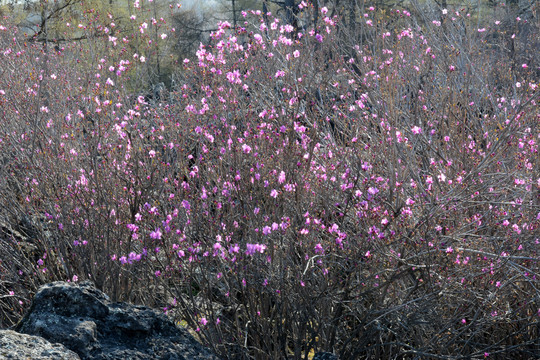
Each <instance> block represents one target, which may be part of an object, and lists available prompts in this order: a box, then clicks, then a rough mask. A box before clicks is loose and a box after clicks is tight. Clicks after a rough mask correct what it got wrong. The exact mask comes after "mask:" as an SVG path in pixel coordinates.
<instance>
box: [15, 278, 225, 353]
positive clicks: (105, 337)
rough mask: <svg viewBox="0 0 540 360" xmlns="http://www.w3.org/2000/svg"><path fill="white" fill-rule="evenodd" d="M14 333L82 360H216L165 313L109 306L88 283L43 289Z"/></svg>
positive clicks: (60, 283) (117, 304)
mask: <svg viewBox="0 0 540 360" xmlns="http://www.w3.org/2000/svg"><path fill="white" fill-rule="evenodd" d="M15 330H16V331H18V332H20V333H24V334H28V335H36V336H40V337H43V338H44V339H46V340H48V341H49V342H51V343H60V344H62V345H64V346H65V347H66V348H68V349H70V350H72V351H74V352H75V353H77V354H78V355H79V357H80V358H81V359H83V360H85V359H86V360H116V359H118V360H123V359H137V360H143V359H163V360H165V359H167V360H174V359H178V360H184V359H185V360H188V359H193V360H198V359H201V360H202V359H215V360H217V359H218V358H217V357H216V356H215V355H213V354H212V353H211V352H210V351H209V350H208V349H206V348H204V347H203V346H202V345H201V344H200V343H198V342H197V341H196V340H195V339H194V338H193V337H192V336H191V335H190V334H189V333H188V332H187V331H186V330H184V329H182V328H178V327H176V326H175V325H174V324H173V323H172V322H171V321H170V320H169V319H168V318H167V317H166V316H165V315H164V314H162V313H160V312H158V311H156V310H153V309H150V308H148V307H144V306H136V305H130V304H126V303H113V302H111V301H110V299H109V298H108V297H107V295H105V294H104V293H102V292H100V291H99V290H97V289H96V288H95V287H94V286H93V284H92V283H91V282H88V281H86V282H82V283H79V284H74V283H66V282H55V283H51V284H48V285H45V286H42V287H41V288H40V289H39V290H38V292H37V293H36V295H35V297H34V300H33V302H32V306H31V307H30V310H29V312H28V313H27V314H26V315H25V316H24V317H23V319H22V320H21V321H20V322H19V324H18V325H17V327H16V328H15ZM31 358H33V357H31ZM14 359H16V358H14Z"/></svg>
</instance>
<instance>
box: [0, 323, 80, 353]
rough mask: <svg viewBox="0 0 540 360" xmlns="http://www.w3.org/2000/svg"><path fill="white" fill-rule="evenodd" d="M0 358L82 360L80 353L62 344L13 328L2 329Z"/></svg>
mask: <svg viewBox="0 0 540 360" xmlns="http://www.w3.org/2000/svg"><path fill="white" fill-rule="evenodd" d="M0 359H5V360H27V359H33V360H80V359H81V358H80V357H79V355H77V354H76V353H74V352H73V351H71V350H69V349H67V348H66V347H65V346H64V345H61V344H51V343H50V342H48V341H47V340H45V339H43V338H41V337H39V336H32V335H26V334H19V333H17V332H15V331H11V330H0Z"/></svg>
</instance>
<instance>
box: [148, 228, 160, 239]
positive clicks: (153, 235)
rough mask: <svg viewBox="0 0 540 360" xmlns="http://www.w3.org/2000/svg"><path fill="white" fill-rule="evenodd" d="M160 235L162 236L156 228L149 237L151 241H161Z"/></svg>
mask: <svg viewBox="0 0 540 360" xmlns="http://www.w3.org/2000/svg"><path fill="white" fill-rule="evenodd" d="M161 235H162V233H161V230H160V229H159V228H157V229H156V230H155V231H152V232H151V233H150V237H151V238H152V239H155V240H159V239H161Z"/></svg>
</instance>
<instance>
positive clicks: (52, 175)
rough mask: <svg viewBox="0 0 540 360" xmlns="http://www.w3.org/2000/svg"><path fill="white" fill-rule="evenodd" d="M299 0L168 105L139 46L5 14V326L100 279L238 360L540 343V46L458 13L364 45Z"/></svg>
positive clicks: (373, 28)
mask: <svg viewBox="0 0 540 360" xmlns="http://www.w3.org/2000/svg"><path fill="white" fill-rule="evenodd" d="M300 6H301V11H302V12H299V13H298V14H297V15H298V17H299V18H298V24H297V27H294V26H292V25H289V24H283V22H282V21H280V19H279V18H277V17H272V16H271V14H262V13H260V12H258V11H252V12H249V13H244V14H243V15H244V19H245V22H244V23H243V24H241V26H240V27H238V28H236V29H233V28H231V25H230V24H229V23H227V22H222V23H220V24H219V26H218V29H217V30H216V31H215V32H213V33H212V35H211V39H210V42H209V43H208V44H205V45H203V44H201V46H200V48H199V50H198V51H197V53H196V59H195V60H191V61H189V60H185V61H184V62H183V63H182V64H181V65H179V67H181V69H179V72H178V78H180V79H182V81H181V84H180V85H178V86H177V87H173V88H171V89H170V91H169V93H168V94H167V98H166V99H159V100H158V101H152V102H149V101H146V100H145V99H144V97H142V96H139V97H137V96H133V94H131V93H130V91H128V86H127V84H128V83H130V81H132V80H133V79H132V78H131V77H132V76H134V75H136V74H139V71H141V68H142V67H140V66H141V65H140V55H139V54H138V56H136V57H135V58H137V57H138V58H139V60H134V59H133V58H134V56H133V54H130V53H129V51H128V50H125V49H122V50H120V49H119V48H117V47H115V46H113V45H111V44H109V43H108V40H107V39H105V38H101V37H93V38H90V39H89V40H88V44H89V45H88V47H86V45H81V43H75V44H68V45H66V47H65V49H64V50H63V51H62V52H61V53H57V52H53V51H52V50H51V49H48V47H47V43H45V44H44V45H36V44H33V43H25V42H23V41H22V40H20V39H19V38H18V37H17V36H16V34H15V33H16V30H15V29H14V28H10V27H8V26H7V25H5V26H3V27H2V31H1V32H0V44H1V48H2V62H3V63H4V64H6V66H5V70H3V72H2V75H1V77H0V104H1V106H2V111H3V118H4V119H5V120H4V123H3V126H2V128H1V130H0V147H1V150H2V162H3V166H2V170H1V171H2V172H3V176H2V181H1V182H0V194H1V199H2V202H3V203H4V204H5V206H4V208H5V210H4V211H3V212H2V227H3V231H4V233H5V238H3V239H2V242H1V246H2V249H3V251H4V252H3V255H2V258H1V263H0V269H1V274H2V282H1V284H0V286H1V288H2V289H3V291H4V292H5V293H6V295H5V296H3V297H2V311H3V313H4V314H5V316H3V318H5V319H6V320H5V321H6V324H5V325H9V324H10V321H11V322H14V321H16V319H17V317H18V316H20V315H19V314H20V311H21V310H22V309H23V308H25V307H26V306H28V302H29V298H30V295H31V294H32V292H33V291H35V289H36V287H37V286H38V285H39V284H41V283H43V282H47V281H52V280H70V281H78V280H81V279H86V278H89V279H92V280H93V281H94V282H95V283H96V284H97V286H98V287H99V288H101V289H103V290H104V291H106V292H107V293H109V294H110V295H111V296H112V297H113V298H114V299H117V300H129V301H135V302H139V303H144V304H147V305H151V306H159V307H162V308H163V309H164V311H165V312H167V313H168V314H169V315H171V316H172V317H174V318H175V319H176V320H177V321H178V322H179V323H182V324H185V325H186V326H188V327H190V328H191V329H192V330H194V331H195V332H196V333H197V334H199V336H200V339H201V340H202V341H203V342H204V343H205V344H206V345H208V346H211V347H212V348H213V349H214V350H215V351H216V352H218V353H219V354H222V355H223V356H229V357H230V358H235V359H237V358H261V359H262V358H276V359H277V358H285V357H287V356H292V357H293V358H297V359H299V358H302V357H304V358H307V357H308V356H310V354H312V352H313V351H319V350H326V351H334V352H336V353H338V354H339V355H340V357H341V358H344V359H356V358H387V357H404V356H412V355H413V354H415V355H416V356H426V357H429V356H435V355H441V356H454V355H456V354H460V356H461V355H462V356H470V357H483V356H484V354H485V353H489V354H491V356H510V354H512V356H521V357H523V358H526V357H529V356H532V354H534V353H535V351H538V346H539V344H538V340H537V339H538V316H539V315H540V313H539V312H540V304H539V298H538V291H537V287H538V279H537V278H536V273H537V272H538V246H539V245H538V244H539V242H540V237H539V236H538V228H539V225H540V203H539V202H540V199H539V196H540V173H539V169H540V164H539V156H538V141H540V136H539V132H538V124H539V120H540V118H539V116H540V115H539V113H538V97H539V96H538V93H539V92H538V84H537V81H538V77H537V73H536V72H535V71H537V69H538V67H539V63H538V59H537V58H532V59H530V60H529V62H528V63H523V64H522V65H520V66H516V65H515V62H516V61H519V59H518V58H517V55H516V56H508V57H506V56H499V55H497V54H499V50H498V49H496V48H493V47H490V46H488V44H490V41H491V40H490V39H496V37H497V36H499V35H500V36H505V35H504V34H500V33H499V32H498V30H497V27H496V26H493V25H489V26H487V27H486V28H482V29H483V30H482V31H471V26H472V23H470V22H469V21H468V19H467V17H466V16H464V15H463V14H460V13H459V11H454V10H452V11H450V10H448V11H443V12H442V13H437V14H429V13H425V14H424V15H423V17H422V16H420V13H419V14H418V16H414V15H412V14H411V13H409V12H408V11H392V12H391V13H389V14H383V13H382V12H381V13H379V12H377V11H375V9H372V8H370V9H369V10H368V12H367V13H366V14H365V15H363V19H364V23H362V29H361V34H362V38H361V39H360V40H361V41H359V42H356V41H355V42H353V43H351V44H349V43H348V40H347V37H343V36H341V32H344V31H345V30H344V29H343V28H342V27H341V20H340V19H339V18H338V17H337V16H336V17H330V13H329V11H328V9H326V8H322V9H319V10H318V17H315V16H314V14H313V11H314V10H317V9H314V8H313V7H312V6H311V5H309V4H307V3H305V2H302V3H301V4H300ZM428 16H433V19H434V20H429V19H427V17H428ZM313 18H317V19H318V20H317V21H318V22H317V23H316V24H315V26H310V25H309V24H310V19H313ZM426 19H427V20H426ZM137 21H143V20H137ZM144 23H145V24H147V23H146V22H144ZM148 23H151V22H148ZM302 24H305V28H304V27H302ZM475 24H476V22H475ZM147 26H148V25H147ZM145 29H146V28H145ZM141 32H142V31H141ZM533 34H534V32H533ZM536 34H538V33H536ZM165 35H166V34H165ZM536 36H537V35H536ZM162 38H163V40H165V38H166V36H165V37H162ZM530 41H537V39H534V38H533V39H530ZM102 42H105V43H106V44H107V46H105V45H103V44H102ZM90 45H92V46H91V47H90ZM88 49H93V51H94V53H92V54H89V53H88ZM96 49H97V50H96ZM124 50H125V51H124ZM128 55H129V56H128ZM82 58H84V59H87V60H86V61H87V62H86V63H83V64H81V59H82ZM89 59H94V60H89ZM137 61H138V62H137ZM508 69H510V70H508ZM508 72H510V75H508ZM160 101H161V102H160ZM21 219H25V220H24V221H23V220H21ZM4 254H5V255H4Z"/></svg>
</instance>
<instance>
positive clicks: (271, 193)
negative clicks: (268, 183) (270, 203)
mask: <svg viewBox="0 0 540 360" xmlns="http://www.w3.org/2000/svg"><path fill="white" fill-rule="evenodd" d="M278 195H279V194H278V192H277V190H276V189H272V191H270V196H271V197H273V198H274V199H275V198H277V197H278Z"/></svg>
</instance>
